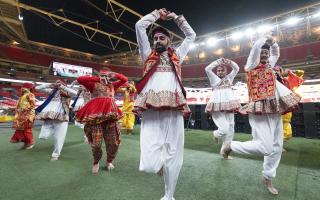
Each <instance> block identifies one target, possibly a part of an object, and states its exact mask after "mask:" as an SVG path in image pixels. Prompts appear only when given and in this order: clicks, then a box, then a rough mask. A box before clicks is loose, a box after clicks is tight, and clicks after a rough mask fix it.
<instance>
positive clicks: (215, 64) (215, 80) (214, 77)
mask: <svg viewBox="0 0 320 200" xmlns="http://www.w3.org/2000/svg"><path fill="white" fill-rule="evenodd" d="M219 60H220V59H218V60H215V61H213V62H212V63H211V64H210V65H208V66H207V67H206V68H205V70H206V74H207V76H208V78H209V81H210V85H211V86H212V87H214V86H215V85H216V84H217V83H218V82H219V81H220V78H219V77H218V76H217V75H216V74H215V73H214V72H213V69H214V68H216V67H218V66H219Z"/></svg>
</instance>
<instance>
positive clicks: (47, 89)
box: [35, 83, 52, 93]
mask: <svg viewBox="0 0 320 200" xmlns="http://www.w3.org/2000/svg"><path fill="white" fill-rule="evenodd" d="M50 86H51V83H49V84H42V85H38V86H36V88H35V89H36V90H40V91H42V92H45V93H50V92H52V88H50Z"/></svg>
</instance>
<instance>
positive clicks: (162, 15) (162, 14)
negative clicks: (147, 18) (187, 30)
mask: <svg viewBox="0 0 320 200" xmlns="http://www.w3.org/2000/svg"><path fill="white" fill-rule="evenodd" d="M159 14H160V19H162V20H166V17H167V14H168V11H167V9H165V8H161V9H160V10H159Z"/></svg>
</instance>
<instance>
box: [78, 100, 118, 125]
mask: <svg viewBox="0 0 320 200" xmlns="http://www.w3.org/2000/svg"><path fill="white" fill-rule="evenodd" d="M121 117H122V112H121V110H120V109H119V108H118V106H117V104H116V102H115V101H114V99H113V98H110V97H98V98H94V99H91V100H90V101H89V102H88V103H87V104H86V105H84V106H83V107H82V108H81V109H80V110H79V111H78V112H77V115H76V119H77V121H78V122H80V123H95V124H96V123H102V122H104V121H117V120H119V119H120V118H121Z"/></svg>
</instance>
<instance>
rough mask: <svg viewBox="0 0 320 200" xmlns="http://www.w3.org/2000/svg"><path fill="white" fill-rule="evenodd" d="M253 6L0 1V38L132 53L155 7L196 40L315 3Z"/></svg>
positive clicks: (243, 1)
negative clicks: (179, 18)
mask: <svg viewBox="0 0 320 200" xmlns="http://www.w3.org/2000/svg"><path fill="white" fill-rule="evenodd" d="M257 2H258V1H256V0H239V1H233V0H225V1H223V3H222V2H221V1H218V0H200V1H197V2H194V1H180V0H175V1H172V0H162V1H143V0H131V1H125V0H118V1H115V0H99V1H97V0H95V1H93V0H77V1H72V0H55V1H32V0H21V1H19V2H17V1H15V0H0V11H1V12H0V14H1V21H0V22H1V23H4V25H6V26H2V27H3V28H2V30H1V33H2V34H3V35H5V37H7V38H10V37H12V38H15V40H17V39H16V38H18V39H19V40H20V42H27V41H33V42H32V44H31V45H34V42H36V43H45V44H49V45H54V46H58V47H63V48H66V49H72V50H77V51H80V52H86V53H90V54H93V55H100V56H101V55H110V54H117V53H123V52H128V51H130V50H135V49H136V39H135V31H134V24H135V22H136V21H137V20H138V19H139V18H140V17H141V16H143V15H145V14H147V13H149V12H151V11H152V10H154V9H156V8H162V7H165V8H167V9H169V10H172V11H174V12H176V13H177V14H184V15H185V17H186V18H187V19H188V21H189V23H190V24H191V25H192V27H193V28H194V29H195V31H196V32H197V34H198V36H199V35H204V34H208V33H210V32H215V31H218V30H221V29H225V28H228V27H232V26H235V25H239V24H243V23H247V22H250V21H254V20H256V19H263V18H266V17H269V16H273V15H276V14H279V13H281V12H285V11H288V10H292V9H295V8H298V7H302V6H305V5H306V4H312V3H315V2H316V1H312V0H304V1H300V0H283V1H277V0H268V1H267V0H265V1H259V3H257ZM10 6H11V7H10ZM15 18H16V19H15ZM19 19H20V23H19ZM21 22H22V23H21ZM160 23H161V25H162V26H164V27H166V28H168V29H169V30H171V31H172V33H173V34H174V35H175V41H179V40H181V32H180V31H179V30H178V29H177V27H176V26H175V25H174V24H173V23H169V22H165V23H163V22H160ZM5 27H6V28H5ZM10 33H11V34H10ZM12 33H13V35H14V36H12Z"/></svg>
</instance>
